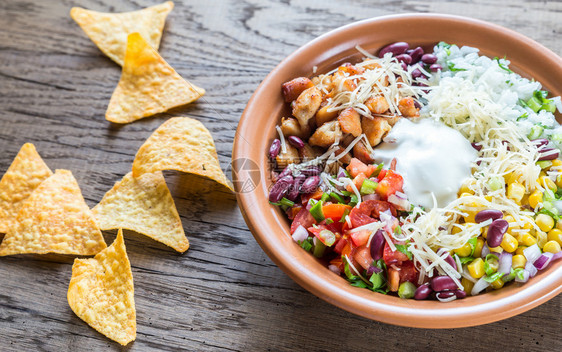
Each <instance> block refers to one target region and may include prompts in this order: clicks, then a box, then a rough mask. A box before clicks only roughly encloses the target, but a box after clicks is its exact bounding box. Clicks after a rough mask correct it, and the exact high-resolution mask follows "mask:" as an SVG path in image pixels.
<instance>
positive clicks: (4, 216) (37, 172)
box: [0, 143, 53, 233]
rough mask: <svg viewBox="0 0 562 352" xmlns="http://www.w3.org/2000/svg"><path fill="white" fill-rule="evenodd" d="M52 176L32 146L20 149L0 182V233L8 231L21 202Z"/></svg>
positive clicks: (29, 144) (25, 145)
mask: <svg viewBox="0 0 562 352" xmlns="http://www.w3.org/2000/svg"><path fill="white" fill-rule="evenodd" d="M52 174H53V173H52V172H51V169H49V167H48V166H47V165H46V164H45V163H44V162H43V159H41V157H40V156H39V154H38V153H37V150H35V146H34V145H33V144H31V143H26V144H24V145H23V146H22V147H21V149H20V151H19V152H18V155H16V157H15V158H14V161H12V165H10V167H9V168H8V171H6V173H5V174H4V176H2V180H0V233H6V232H7V231H8V230H9V228H10V226H12V225H13V223H14V222H15V220H16V216H17V215H18V211H19V210H20V208H21V206H22V204H23V201H24V200H26V199H27V197H29V195H30V194H31V192H33V190H34V189H35V188H37V186H39V184H40V183H41V182H43V181H44V180H45V179H47V178H48V177H49V176H51V175H52Z"/></svg>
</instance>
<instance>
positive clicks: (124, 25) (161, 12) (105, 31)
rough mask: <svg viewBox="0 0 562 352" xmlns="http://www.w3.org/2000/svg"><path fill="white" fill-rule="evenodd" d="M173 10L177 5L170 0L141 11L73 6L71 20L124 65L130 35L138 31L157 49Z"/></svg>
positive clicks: (106, 52) (114, 59)
mask: <svg viewBox="0 0 562 352" xmlns="http://www.w3.org/2000/svg"><path fill="white" fill-rule="evenodd" d="M173 8H174V3H173V2H171V1H167V2H165V3H163V4H160V5H156V6H151V7H147V8H145V9H142V10H139V11H131V12H122V13H104V12H97V11H91V10H86V9H83V8H81V7H73V8H72V9H71V10H70V17H72V19H73V20H74V21H76V23H78V25H79V26H80V27H81V28H82V30H83V31H84V32H86V34H87V35H88V37H90V39H91V40H92V41H93V42H94V43H95V44H96V45H97V46H98V48H100V50H101V51H102V52H103V53H104V54H105V55H107V56H108V57H109V58H110V59H111V60H113V61H115V62H117V63H118V64H119V65H121V66H123V60H124V58H125V48H126V47H127V36H128V35H129V34H131V33H135V32H138V33H140V34H141V35H142V36H143V38H145V39H146V41H147V42H148V43H149V44H150V46H151V47H153V48H155V49H158V46H159V45H160V38H161V37H162V30H163V29H164V23H165V22H166V16H168V13H170V11H172V9H173Z"/></svg>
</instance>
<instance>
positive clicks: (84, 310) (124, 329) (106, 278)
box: [67, 229, 137, 346]
mask: <svg viewBox="0 0 562 352" xmlns="http://www.w3.org/2000/svg"><path fill="white" fill-rule="evenodd" d="M67 299H68V305H70V308H71V309H72V311H73V312H74V313H75V314H76V315H77V316H78V317H79V318H80V319H82V320H84V321H85V322H86V323H88V325H90V326H91V327H93V328H94V329H96V330H97V331H99V332H100V333H102V334H104V335H105V336H107V337H109V338H110V339H112V340H114V341H117V342H119V343H120V344H122V345H123V346H125V345H126V344H128V343H129V342H131V341H133V340H134V339H135V338H136V335H137V318H136V315H137V313H136V311H135V289H134V286H133V273H132V272H131V264H130V263H129V258H128V257H127V252H126V249H125V242H124V241H123V232H122V231H121V229H119V232H118V233H117V238H115V242H113V244H112V245H111V246H109V247H107V248H106V249H104V250H103V251H101V252H99V253H98V254H96V256H95V257H94V258H90V259H75V260H74V265H72V278H71V279H70V284H69V285H68V293H67Z"/></svg>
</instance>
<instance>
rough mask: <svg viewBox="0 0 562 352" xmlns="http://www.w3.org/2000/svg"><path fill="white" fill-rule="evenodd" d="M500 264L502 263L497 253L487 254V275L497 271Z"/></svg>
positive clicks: (485, 263)
mask: <svg viewBox="0 0 562 352" xmlns="http://www.w3.org/2000/svg"><path fill="white" fill-rule="evenodd" d="M499 266H500V263H499V258H498V256H497V255H495V254H491V253H490V254H488V255H487V256H486V259H485V260H484V271H485V272H486V275H488V276H490V275H492V274H493V273H495V272H496V271H498V268H499ZM486 281H487V280H486ZM492 281H496V280H492ZM488 282H491V281H488Z"/></svg>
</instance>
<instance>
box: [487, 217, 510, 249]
mask: <svg viewBox="0 0 562 352" xmlns="http://www.w3.org/2000/svg"><path fill="white" fill-rule="evenodd" d="M508 227H509V223H508V222H507V221H505V220H504V219H497V220H494V222H492V223H491V224H490V226H489V227H488V237H487V238H486V243H488V246H490V247H492V248H493V247H497V246H499V245H500V244H501V243H502V240H503V235H504V234H505V233H506V232H507V229H508Z"/></svg>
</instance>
